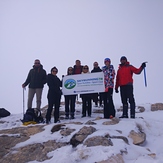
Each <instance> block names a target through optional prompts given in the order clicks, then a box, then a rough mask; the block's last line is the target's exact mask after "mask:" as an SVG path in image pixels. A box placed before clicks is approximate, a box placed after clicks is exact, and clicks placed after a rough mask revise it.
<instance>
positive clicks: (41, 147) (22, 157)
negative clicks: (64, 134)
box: [0, 140, 67, 163]
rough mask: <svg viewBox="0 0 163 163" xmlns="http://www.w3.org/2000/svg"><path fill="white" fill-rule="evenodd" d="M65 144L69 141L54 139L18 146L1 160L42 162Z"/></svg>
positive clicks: (22, 162)
mask: <svg viewBox="0 0 163 163" xmlns="http://www.w3.org/2000/svg"><path fill="white" fill-rule="evenodd" d="M65 145H67V143H61V142H59V143H58V142H55V141H53V140H49V141H48V142H43V143H42V144H41V143H36V144H30V145H27V146H25V147H21V148H18V149H17V150H16V151H13V150H11V151H9V153H8V154H7V155H6V156H5V157H3V158H2V157H1V159H0V162H3V163H9V162H14V163H25V162H29V161H34V160H36V161H40V162H41V161H44V160H47V159H50V158H48V157H47V153H49V152H51V151H54V150H55V149H57V148H60V147H62V146H65Z"/></svg>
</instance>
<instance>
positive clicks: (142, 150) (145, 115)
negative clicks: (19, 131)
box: [0, 104, 163, 163]
mask: <svg viewBox="0 0 163 163" xmlns="http://www.w3.org/2000/svg"><path fill="white" fill-rule="evenodd" d="M141 106H143V107H144V108H145V112H142V113H136V118H135V119H130V118H128V119H121V120H120V122H119V123H118V124H115V125H103V124H102V123H103V122H104V121H108V119H100V120H96V121H95V122H96V125H93V127H95V128H96V129H97V131H96V132H94V133H93V134H91V135H89V136H88V137H87V138H89V137H91V136H98V135H100V136H102V135H105V134H106V133H109V134H110V135H111V136H112V135H116V136H119V135H121V136H122V135H123V136H125V137H127V138H128V140H129V145H128V144H126V143H124V142H123V141H122V140H121V139H119V140H114V139H113V140H112V141H113V146H106V147H104V146H95V147H86V146H84V145H83V144H80V145H78V146H77V147H76V148H72V146H71V145H67V146H64V147H61V148H59V149H57V150H54V151H52V152H50V153H48V156H49V157H52V158H51V159H49V160H46V161H43V162H42V163H77V162H80V163H85V162H87V163H94V162H98V161H101V160H106V159H108V158H109V157H110V156H112V155H116V154H118V153H120V151H121V150H123V151H127V154H123V159H124V161H125V163H163V141H162V138H163V127H162V124H163V116H162V113H163V111H155V112H152V111H151V110H150V104H142V105H141ZM96 109H97V108H95V107H94V106H93V111H94V110H96ZM98 109H102V108H98ZM116 109H118V108H116ZM61 110H64V106H61ZM120 115H121V112H116V117H119V116H120ZM22 116H23V115H22V114H12V115H11V116H9V117H6V118H1V119H0V121H5V123H2V124H1V125H0V130H3V129H9V128H14V127H20V126H22V123H21V121H20V119H21V118H22ZM98 116H100V117H103V115H102V114H100V113H92V117H91V118H90V117H85V118H81V105H80V104H77V105H76V115H75V119H74V120H64V119H63V120H61V123H65V122H66V123H67V124H66V127H69V128H73V129H76V131H74V132H73V133H71V134H70V135H69V136H65V137H63V136H61V134H60V132H55V133H53V134H51V128H52V127H53V126H54V123H51V124H49V125H46V126H45V127H44V128H45V130H44V131H43V132H40V133H38V134H35V135H33V136H31V137H30V139H28V140H27V141H25V142H22V143H19V144H17V145H16V147H22V146H26V145H28V144H33V143H39V142H46V141H48V140H54V139H55V140H56V141H61V142H68V141H69V140H70V139H71V137H72V136H73V135H74V133H76V132H77V131H79V129H80V128H81V126H85V123H86V122H87V121H88V120H94V119H95V118H96V117H98ZM72 121H75V122H82V123H83V124H82V125H75V124H72V123H70V124H68V122H72ZM52 122H53V119H52ZM137 124H140V125H141V126H142V129H143V132H145V133H146V142H145V143H144V144H143V145H141V146H137V145H134V144H133V143H132V139H130V138H129V137H128V135H129V133H130V131H131V130H135V131H137V127H136V125H137ZM118 130H120V131H122V134H120V133H119V132H117V131H118ZM150 154H155V157H154V158H153V157H151V156H149V155H150ZM81 155H82V156H84V155H87V157H86V158H85V159H84V160H83V159H81ZM30 163H38V161H32V162H30Z"/></svg>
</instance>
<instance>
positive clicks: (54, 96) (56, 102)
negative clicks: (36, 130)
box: [46, 67, 62, 124]
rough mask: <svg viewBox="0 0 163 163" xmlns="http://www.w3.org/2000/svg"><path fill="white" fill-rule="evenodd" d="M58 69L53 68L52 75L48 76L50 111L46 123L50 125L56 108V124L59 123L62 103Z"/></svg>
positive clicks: (48, 110)
mask: <svg viewBox="0 0 163 163" xmlns="http://www.w3.org/2000/svg"><path fill="white" fill-rule="evenodd" d="M57 73H58V69H57V68H56V67H53V68H52V69H51V73H50V74H48V75H47V85H48V87H49V90H48V95H47V98H48V109H47V113H46V123H47V124H48V123H49V122H50V121H51V113H52V110H53V106H54V123H57V122H58V121H59V107H60V101H61V94H62V92H61V89H60V87H62V82H61V81H60V79H59V78H58V77H57V75H56V74H57Z"/></svg>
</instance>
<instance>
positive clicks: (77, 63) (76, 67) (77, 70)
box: [73, 60, 83, 74]
mask: <svg viewBox="0 0 163 163" xmlns="http://www.w3.org/2000/svg"><path fill="white" fill-rule="evenodd" d="M82 70H83V66H82V65H81V61H80V60H76V61H75V65H74V66H73V74H81V73H82Z"/></svg>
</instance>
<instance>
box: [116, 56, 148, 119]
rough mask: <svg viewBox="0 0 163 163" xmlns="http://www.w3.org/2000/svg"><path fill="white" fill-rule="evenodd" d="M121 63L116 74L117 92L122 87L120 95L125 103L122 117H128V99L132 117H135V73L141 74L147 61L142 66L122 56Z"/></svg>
mask: <svg viewBox="0 0 163 163" xmlns="http://www.w3.org/2000/svg"><path fill="white" fill-rule="evenodd" d="M120 62H121V64H120V65H119V69H118V71H117V75H116V85H115V92H116V93H118V92H119V91H118V88H119V87H120V96H121V101H122V104H123V114H122V116H121V117H120V118H128V101H129V103H130V118H135V99H134V94H133V78H132V76H133V73H134V74H140V73H141V72H142V70H143V69H144V68H145V67H146V64H145V62H144V63H142V65H141V66H140V68H135V67H134V66H132V65H130V63H129V62H128V61H127V58H126V57H125V56H122V57H121V58H120Z"/></svg>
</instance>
